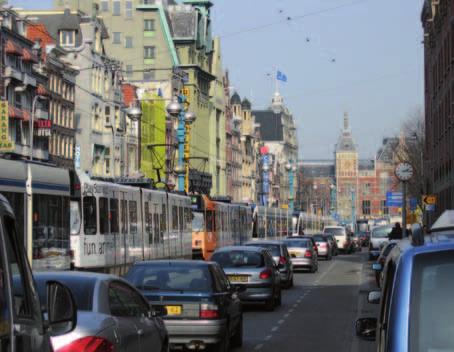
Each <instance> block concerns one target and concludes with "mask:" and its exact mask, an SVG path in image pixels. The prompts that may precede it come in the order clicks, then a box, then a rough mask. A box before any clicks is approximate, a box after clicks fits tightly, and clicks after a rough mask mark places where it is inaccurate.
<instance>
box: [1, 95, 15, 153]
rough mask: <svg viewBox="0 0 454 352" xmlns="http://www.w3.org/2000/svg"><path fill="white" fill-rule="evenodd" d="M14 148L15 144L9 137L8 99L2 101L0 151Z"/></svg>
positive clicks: (8, 150)
mask: <svg viewBox="0 0 454 352" xmlns="http://www.w3.org/2000/svg"><path fill="white" fill-rule="evenodd" d="M13 150H14V144H13V142H11V141H10V139H9V114H8V101H6V100H3V101H0V152H2V153H3V152H10V151H13Z"/></svg>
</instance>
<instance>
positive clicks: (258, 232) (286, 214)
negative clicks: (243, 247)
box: [252, 205, 294, 239]
mask: <svg viewBox="0 0 454 352" xmlns="http://www.w3.org/2000/svg"><path fill="white" fill-rule="evenodd" d="M252 218H253V224H252V237H253V238H261V239H279V238H283V237H287V236H290V235H291V234H293V227H294V225H293V216H292V213H291V211H290V210H289V209H281V208H268V207H264V206H260V205H258V206H255V207H254V213H253V217H252Z"/></svg>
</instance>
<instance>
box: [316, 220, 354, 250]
mask: <svg viewBox="0 0 454 352" xmlns="http://www.w3.org/2000/svg"><path fill="white" fill-rule="evenodd" d="M323 234H324V235H328V234H331V235H334V237H335V238H336V243H337V248H338V249H339V250H340V251H342V252H344V253H351V252H352V250H353V244H352V239H351V235H350V232H349V231H347V230H346V229H345V227H343V226H326V227H325V228H324V229H323Z"/></svg>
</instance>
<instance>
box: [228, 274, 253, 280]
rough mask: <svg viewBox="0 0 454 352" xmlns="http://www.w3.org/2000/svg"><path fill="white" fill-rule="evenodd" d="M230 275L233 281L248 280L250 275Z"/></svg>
mask: <svg viewBox="0 0 454 352" xmlns="http://www.w3.org/2000/svg"><path fill="white" fill-rule="evenodd" d="M228 277H229V281H232V282H248V277H247V276H245V275H229V276H228Z"/></svg>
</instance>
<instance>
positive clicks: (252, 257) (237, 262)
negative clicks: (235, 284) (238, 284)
mask: <svg viewBox="0 0 454 352" xmlns="http://www.w3.org/2000/svg"><path fill="white" fill-rule="evenodd" d="M211 260H212V261H214V262H216V263H218V264H219V265H220V266H222V267H223V268H238V267H252V268H261V267H263V266H265V261H264V258H263V255H262V254H261V253H258V252H252V251H241V250H235V251H229V252H218V253H214V254H213V255H212V257H211Z"/></svg>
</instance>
